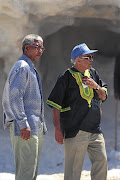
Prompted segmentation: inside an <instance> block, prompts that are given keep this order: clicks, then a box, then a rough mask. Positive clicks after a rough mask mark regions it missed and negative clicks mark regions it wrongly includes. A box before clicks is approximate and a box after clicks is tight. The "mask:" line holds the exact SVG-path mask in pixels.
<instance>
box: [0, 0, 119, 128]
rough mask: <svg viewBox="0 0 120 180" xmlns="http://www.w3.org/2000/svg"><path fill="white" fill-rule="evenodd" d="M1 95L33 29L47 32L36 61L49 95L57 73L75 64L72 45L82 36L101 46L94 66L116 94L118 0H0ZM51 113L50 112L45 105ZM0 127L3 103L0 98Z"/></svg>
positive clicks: (37, 31) (90, 45)
mask: <svg viewBox="0 0 120 180" xmlns="http://www.w3.org/2000/svg"><path fill="white" fill-rule="evenodd" d="M0 25H1V26H0V34H1V37H0V44H1V46H0V82H1V86H0V96H1V98H2V92H3V87H4V84H5V80H6V78H7V75H8V73H9V71H10V69H11V67H12V65H13V63H14V62H15V61H16V59H17V58H18V57H19V56H20V55H21V53H22V51H21V41H22V39H23V37H24V36H25V35H27V34H29V33H36V34H39V35H41V36H42V37H43V38H44V45H45V48H46V51H45V53H44V55H43V57H42V58H41V60H40V61H39V62H38V63H36V67H37V69H38V71H39V73H40V75H41V78H42V82H43V90H44V98H45V101H46V99H47V97H48V95H49V93H50V90H51V89H52V87H53V85H54V83H55V81H56V79H57V76H58V75H59V74H60V73H61V72H62V71H63V70H65V69H66V68H68V67H70V66H71V65H70V53H71V50H72V48H73V47H74V46H75V45H77V44H79V43H82V42H85V43H87V44H88V46H89V47H90V48H91V49H92V48H94V49H98V50H99V51H98V53H97V54H96V55H95V60H94V67H95V68H97V70H98V72H99V73H100V74H101V76H102V77H103V78H104V80H105V81H107V83H108V87H109V89H110V92H109V95H110V96H109V97H110V98H112V97H113V70H114V59H115V56H116V54H117V52H118V51H119V47H120V3H119V0H114V1H113V0H106V1H103V0H101V1H98V0H75V1H71V0H4V1H3V0H0ZM45 110H46V119H48V114H49V112H50V110H49V108H48V107H47V106H45ZM0 120H1V121H0V125H1V126H0V127H2V105H1V102H0Z"/></svg>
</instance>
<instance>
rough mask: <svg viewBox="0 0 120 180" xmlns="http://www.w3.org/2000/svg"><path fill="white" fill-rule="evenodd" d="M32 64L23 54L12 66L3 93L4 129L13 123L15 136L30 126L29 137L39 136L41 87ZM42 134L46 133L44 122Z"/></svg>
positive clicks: (41, 115) (41, 113)
mask: <svg viewBox="0 0 120 180" xmlns="http://www.w3.org/2000/svg"><path fill="white" fill-rule="evenodd" d="M36 73H37V72H36V70H35V68H34V64H33V63H32V61H31V60H30V59H29V58H28V57H27V56H26V55H25V54H23V55H22V57H21V58H20V59H18V60H17V62H16V63H15V64H14V66H13V68H12V69H11V72H10V74H9V76H8V79H7V81H6V84H5V88H4V92H3V100H2V104H3V111H4V128H5V129H6V128H7V127H8V126H9V125H10V123H11V121H14V127H15V135H16V136H19V135H20V130H21V129H24V128H27V127H28V126H30V128H31V135H39V134H40V125H41V122H42V121H43V118H42V117H43V112H42V111H43V98H42V87H41V81H40V78H39V75H38V73H37V74H36ZM43 123H44V133H45V132H46V127H45V122H44V121H43Z"/></svg>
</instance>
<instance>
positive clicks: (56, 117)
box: [53, 107, 60, 129]
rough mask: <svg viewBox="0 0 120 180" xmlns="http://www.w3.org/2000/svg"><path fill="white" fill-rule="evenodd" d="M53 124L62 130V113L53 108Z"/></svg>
mask: <svg viewBox="0 0 120 180" xmlns="http://www.w3.org/2000/svg"><path fill="white" fill-rule="evenodd" d="M53 123H54V126H55V128H57V129H60V111H59V110H58V109H56V108H54V107H53Z"/></svg>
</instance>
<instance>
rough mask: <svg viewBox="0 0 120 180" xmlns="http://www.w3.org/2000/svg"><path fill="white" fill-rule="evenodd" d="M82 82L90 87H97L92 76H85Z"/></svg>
mask: <svg viewBox="0 0 120 180" xmlns="http://www.w3.org/2000/svg"><path fill="white" fill-rule="evenodd" d="M82 82H83V84H85V85H87V86H89V87H90V88H93V89H96V88H97V83H96V82H95V81H94V80H93V79H92V78H90V77H87V76H83V78H82Z"/></svg>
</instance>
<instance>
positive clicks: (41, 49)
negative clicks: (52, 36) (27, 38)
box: [30, 45, 45, 51]
mask: <svg viewBox="0 0 120 180" xmlns="http://www.w3.org/2000/svg"><path fill="white" fill-rule="evenodd" d="M30 46H33V47H35V49H37V50H38V51H45V47H41V46H37V45H30Z"/></svg>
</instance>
